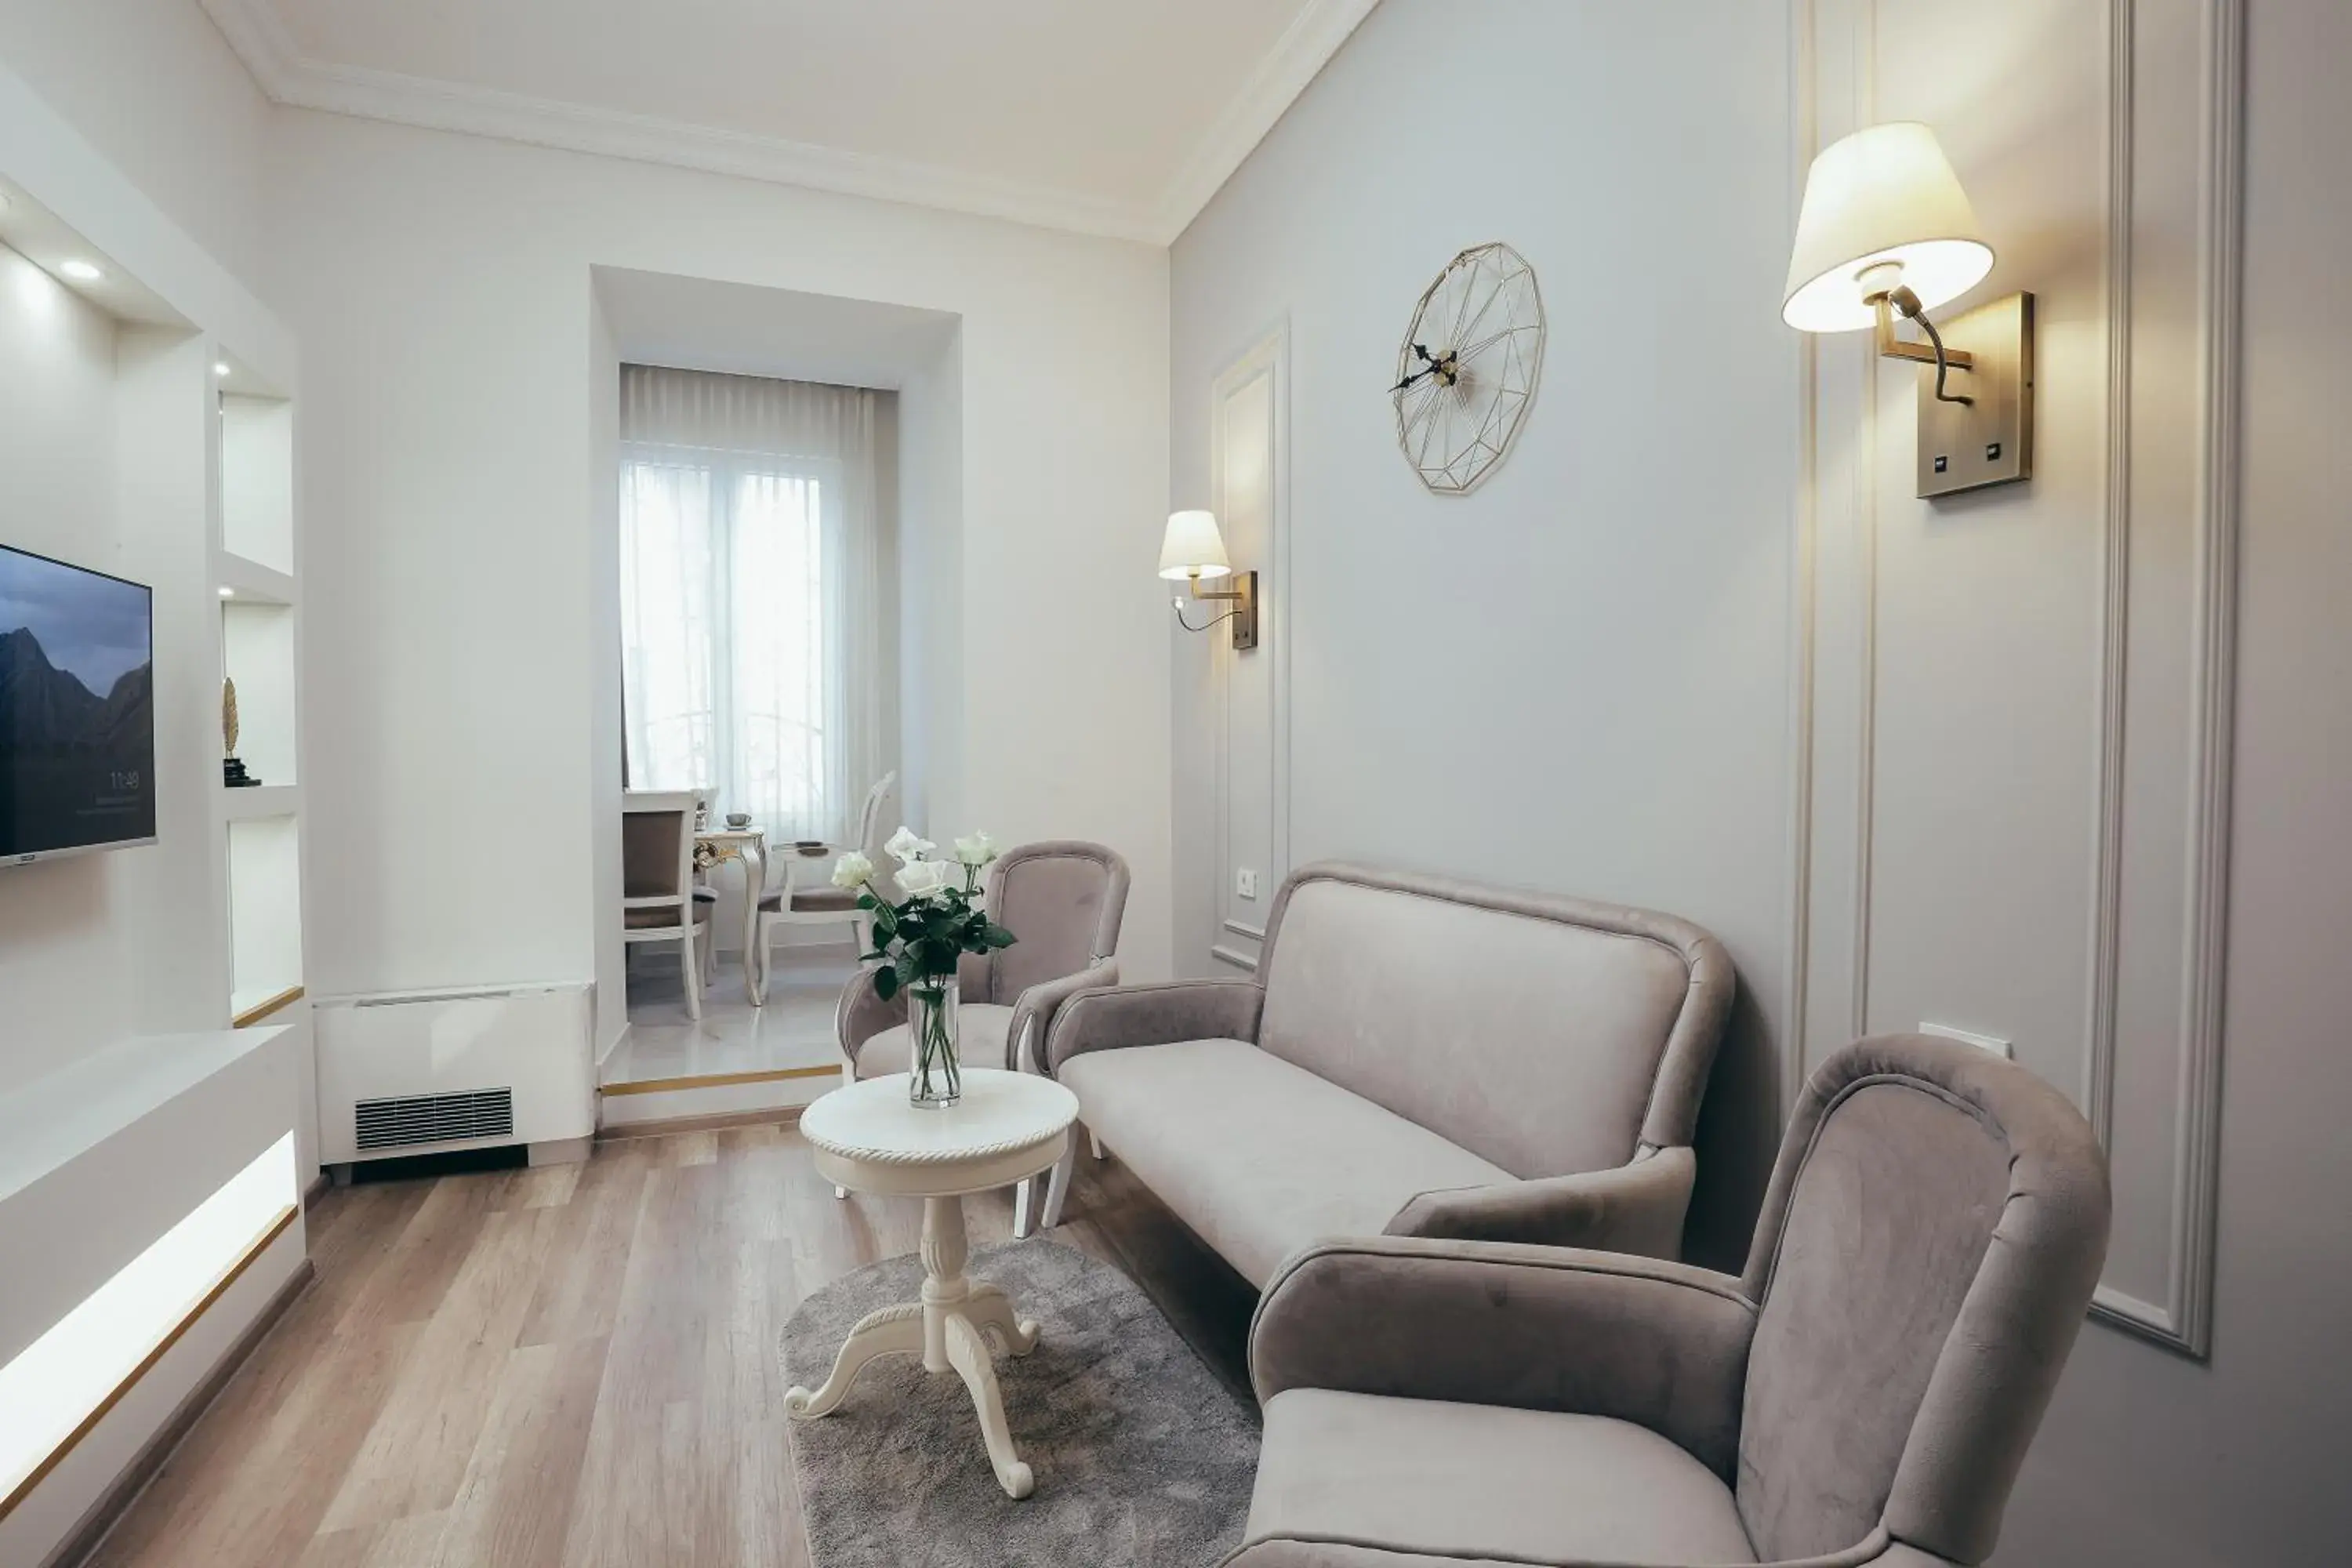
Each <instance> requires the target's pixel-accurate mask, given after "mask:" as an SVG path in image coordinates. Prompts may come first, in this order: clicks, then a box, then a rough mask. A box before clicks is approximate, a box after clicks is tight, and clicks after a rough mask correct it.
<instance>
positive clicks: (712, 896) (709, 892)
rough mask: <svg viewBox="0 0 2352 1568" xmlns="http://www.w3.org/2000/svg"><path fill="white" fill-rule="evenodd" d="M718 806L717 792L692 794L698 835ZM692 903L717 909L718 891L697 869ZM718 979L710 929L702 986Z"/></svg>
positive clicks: (704, 950)
mask: <svg viewBox="0 0 2352 1568" xmlns="http://www.w3.org/2000/svg"><path fill="white" fill-rule="evenodd" d="M717 804H718V795H717V792H716V791H713V790H709V789H698V790H696V791H695V792H694V826H695V829H696V831H697V832H699V831H700V830H701V829H702V828H704V827H706V826H709V822H710V812H711V808H712V807H713V806H714V805H717ZM694 901H695V902H696V903H698V904H699V905H701V906H702V908H703V910H704V912H705V913H711V914H715V913H716V912H717V911H718V908H719V889H716V888H714V887H712V886H711V885H710V876H709V872H707V871H704V870H702V869H700V868H697V869H696V871H695V873H694ZM718 979H719V942H718V935H717V928H716V927H714V928H712V937H711V940H710V941H709V942H704V943H703V944H702V984H704V986H706V987H708V986H709V985H711V984H714V983H716V982H717V980H718Z"/></svg>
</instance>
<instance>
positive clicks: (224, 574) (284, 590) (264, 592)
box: [213, 550, 296, 605]
mask: <svg viewBox="0 0 2352 1568" xmlns="http://www.w3.org/2000/svg"><path fill="white" fill-rule="evenodd" d="M213 576H214V577H215V580H216V581H217V582H218V584H219V586H221V587H223V588H226V589H227V590H229V592H228V593H226V594H224V595H221V602H222V603H224V604H231V605H291V604H292V603H294V600H295V596H296V589H295V582H294V579H293V578H292V577H290V576H289V575H288V574H285V573H283V572H280V571H278V569H277V568H275V567H272V566H264V565H263V564H262V563H260V562H258V561H251V560H247V558H246V557H244V556H242V555H238V554H236V553H235V552H231V551H226V550H221V551H215V552H214V554H213Z"/></svg>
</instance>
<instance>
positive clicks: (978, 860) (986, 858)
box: [955, 832, 996, 868]
mask: <svg viewBox="0 0 2352 1568" xmlns="http://www.w3.org/2000/svg"><path fill="white" fill-rule="evenodd" d="M955 851H956V858H957V859H958V860H961V861H962V862H963V863H964V864H965V865H967V866H971V867H975V868H977V867H981V866H985V865H987V864H988V863H989V862H990V861H991V860H993V859H995V858H996V840H995V839H993V838H991V837H989V836H988V835H987V833H985V832H980V833H975V834H973V835H972V836H971V837H969V838H959V839H957V840H956V841H955Z"/></svg>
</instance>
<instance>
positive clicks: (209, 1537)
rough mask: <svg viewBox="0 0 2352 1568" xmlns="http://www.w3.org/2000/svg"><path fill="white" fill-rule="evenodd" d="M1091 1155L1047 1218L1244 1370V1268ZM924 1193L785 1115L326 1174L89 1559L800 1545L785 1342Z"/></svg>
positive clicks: (501, 1556)
mask: <svg viewBox="0 0 2352 1568" xmlns="http://www.w3.org/2000/svg"><path fill="white" fill-rule="evenodd" d="M1078 1167H1079V1181H1078V1183H1077V1185H1076V1190H1075V1192H1074V1194H1073V1196H1072V1201H1071V1205H1070V1210H1069V1213H1068V1215H1066V1218H1065V1221H1064V1224H1063V1226H1061V1228H1060V1229H1059V1230H1058V1231H1057V1232H1056V1233H1055V1234H1056V1236H1057V1237H1059V1238H1060V1239H1061V1240H1063V1241H1065V1242H1066V1243H1069V1244H1071V1245H1073V1246H1076V1247H1083V1248H1085V1249H1086V1250H1087V1251H1089V1252H1091V1253H1093V1254H1095V1255H1096V1256H1098V1257H1102V1258H1107V1259H1108V1260H1110V1261H1112V1262H1114V1263H1117V1264H1118V1265H1119V1266H1120V1267H1122V1268H1126V1269H1127V1270H1128V1271H1129V1273H1130V1274H1132V1275H1134V1276H1135V1277H1136V1278H1137V1279H1139V1280H1140V1281H1142V1283H1143V1284H1144V1286H1145V1288H1146V1289H1149V1290H1150V1292H1151V1293H1152V1295H1153V1296H1154V1298H1155V1299H1156V1300H1159V1301H1160V1303H1161V1306H1162V1308H1163V1310H1166V1311H1167V1312H1168V1313H1169V1316H1170V1318H1171V1321H1173V1322H1174V1323H1175V1324H1176V1326H1177V1327H1178V1329H1179V1330H1180V1331H1182V1332H1183V1333H1184V1334H1185V1335H1186V1337H1187V1338H1188V1339H1190V1340H1191V1341H1192V1342H1193V1344H1194V1345H1195V1346H1196V1347H1197V1348H1199V1349H1200V1350H1201V1351H1202V1354H1203V1356H1204V1358H1205V1359H1207V1360H1208V1361H1209V1362H1210V1363H1211V1365H1212V1366H1213V1368H1214V1369H1215V1370H1216V1371H1217V1372H1218V1374H1219V1375H1220V1376H1221V1377H1223V1378H1225V1379H1226V1380H1227V1381H1228V1382H1229V1383H1231V1384H1234V1385H1235V1386H1237V1387H1245V1386H1246V1384H1245V1379H1244V1368H1243V1361H1242V1350H1243V1346H1244V1337H1245V1334H1246V1331H1247V1322H1248V1313H1249V1308H1250V1304H1251V1300H1252V1299H1253V1297H1252V1292H1251V1291H1250V1290H1249V1288H1248V1287H1247V1286H1246V1285H1245V1284H1244V1283H1243V1282H1242V1281H1241V1280H1240V1279H1237V1278H1236V1277H1234V1275H1233V1274H1232V1273H1231V1272H1230V1271H1229V1270H1227V1269H1225V1268H1224V1267H1223V1264H1221V1263H1219V1262H1218V1261H1217V1260H1216V1259H1215V1258H1213V1257H1212V1256H1210V1255H1209V1254H1207V1253H1206V1252H1205V1251H1203V1250H1202V1247H1200V1245H1199V1244H1198V1243H1197V1242H1195V1241H1194V1240H1193V1239H1192V1237H1190V1236H1189V1235H1187V1234H1186V1233H1185V1232H1184V1231H1183V1230H1182V1228H1181V1226H1178V1225H1177V1224H1176V1223H1175V1222H1174V1220H1172V1219H1171V1217H1169V1215H1167V1213H1166V1211H1164V1210H1162V1209H1160V1207H1159V1205H1157V1204H1156V1203H1154V1202H1152V1200H1151V1199H1150V1197H1149V1196H1148V1195H1147V1194H1143V1193H1141V1191H1140V1189H1139V1188H1138V1187H1137V1186H1136V1185H1135V1184H1134V1183H1133V1182H1132V1180H1131V1179H1129V1178H1128V1177H1127V1176H1126V1175H1125V1173H1123V1172H1121V1171H1120V1170H1119V1169H1118V1167H1117V1166H1116V1165H1115V1164H1103V1165H1092V1166H1090V1163H1089V1162H1088V1161H1087V1160H1086V1158H1085V1157H1084V1156H1083V1155H1082V1156H1081V1157H1080V1159H1079V1162H1078ZM967 1206H968V1209H969V1212H970V1224H971V1233H972V1243H973V1245H974V1247H982V1246H987V1245H990V1244H992V1243H994V1242H998V1241H1002V1240H1004V1239H1007V1238H1008V1237H1009V1236H1010V1234H1011V1225H1012V1207H1011V1204H1010V1202H1009V1201H1008V1200H1007V1199H1006V1198H1005V1197H1004V1196H1003V1194H994V1195H992V1196H990V1197H988V1198H984V1199H973V1200H971V1201H970V1202H969V1204H968V1205H967ZM920 1218H921V1205H919V1204H917V1203H913V1202H909V1201H902V1200H885V1199H878V1198H872V1197H866V1196H861V1195H857V1194H853V1195H852V1196H851V1197H850V1198H849V1199H848V1200H847V1201H845V1202H844V1201H840V1200H836V1199H835V1197H834V1195H833V1189H832V1188H831V1186H829V1185H828V1184H825V1183H824V1180H823V1179H822V1178H820V1177H819V1176H818V1175H817V1173H816V1171H815V1168H814V1165H813V1164H812V1163H810V1160H809V1154H808V1147H807V1145H806V1144H805V1143H804V1142H803V1141H802V1140H801V1138H800V1137H799V1135H798V1134H797V1133H795V1132H793V1131H790V1130H789V1129H787V1128H783V1127H772V1126H760V1127H741V1128H731V1129H729V1130H726V1131H716V1132H707V1131H706V1132H692V1133H681V1134H677V1135H674V1136H670V1137H660V1138H640V1139H629V1140H623V1141H618V1142H607V1143H604V1144H600V1145H599V1146H598V1147H597V1150H596V1152H595V1154H594V1156H593V1158H592V1159H590V1160H589V1161H588V1162H587V1163H584V1164H576V1165H557V1166H543V1167H541V1168H539V1169H537V1170H528V1171H506V1172H497V1173H484V1174H470V1175H451V1176H443V1177H438V1178H433V1179H426V1180H419V1181H405V1182H386V1183H381V1184H364V1185H360V1186H354V1187H350V1188H344V1189H341V1190H337V1191H334V1192H331V1193H329V1194H326V1195H325V1196H324V1197H323V1198H322V1199H321V1200H320V1202H319V1203H318V1204H317V1205H314V1206H313V1207H312V1209H311V1210H310V1218H309V1223H310V1255H311V1258H312V1261H313V1263H314V1264H315V1266H316V1268H317V1270H318V1277H317V1279H316V1280H315V1282H314V1283H313V1284H312V1285H311V1287H310V1289H308V1290H307V1291H305V1292H304V1294H303V1295H302V1296H301V1297H300V1298H299V1300H296V1301H295V1302H294V1304H293V1305H292V1306H291V1307H290V1308H289V1310H288V1311H287V1313H286V1315H285V1317H284V1318H283V1319H282V1320H281V1321H280V1322H279V1323H278V1327H277V1328H276V1329H275V1330H273V1331H272V1332H271V1333H270V1334H269V1336H268V1338H267V1339H266V1340H264V1341H263V1342H262V1343H261V1344H260V1346H259V1347H258V1348H257V1350H256V1351H255V1352H254V1354H253V1356H252V1357H251V1359H250V1360H249V1361H248V1362H247V1363H246V1365H245V1366H244V1367H243V1368H242V1369H241V1370H240V1371H239V1372H238V1373H237V1375H236V1377H235V1378H234V1379H233V1380H232V1381H231V1382H230V1383H229V1384H228V1386H227V1387H226V1389H224V1390H223V1391H222V1394H221V1396H220V1398H219V1399H218V1400H217V1401H216V1402H215V1404H214V1405H213V1407H212V1408H211V1409H210V1410H209V1411H207V1412H206V1413H205V1415H204V1417H203V1419H202V1420H200V1421H199V1422H198V1423H197V1424H196V1426H194V1429H193V1430H192V1431H191V1432H190V1433H189V1435H188V1436H187V1438H186V1440H185V1441H184V1442H183V1443H182V1445H181V1446H180V1447H179V1449H178V1450H177V1451H176V1452H175V1453H174V1454H173V1456H172V1458H170V1459H169V1460H168V1461H167V1462H166V1464H165V1465H164V1466H163V1468H162V1469H161V1470H160V1471H159V1472H158V1474H157V1476H156V1478H155V1479H154V1481H153V1483H152V1485H151V1486H149V1488H148V1489H147V1490H146V1491H145V1492H144V1493H143V1494H142V1496H141V1497H140V1498H139V1499H138V1500H137V1501H136V1502H134V1503H133V1504H132V1505H131V1508H130V1510H128V1511H127V1512H126V1513H125V1514H124V1516H123V1518H122V1520H121V1522H120V1523H119V1524H118V1525H117V1526H116V1528H115V1529H114V1531H113V1532H112V1533H111V1534H110V1536H109V1537H108V1538H107V1539H106V1541H105V1542H102V1543H101V1544H100V1547H99V1549H98V1551H97V1552H96V1553H95V1554H94V1555H93V1556H92V1557H91V1558H90V1559H89V1562H90V1563H93V1564H100V1565H103V1568H163V1565H165V1564H173V1565H184V1564H191V1563H202V1564H205V1565H207V1568H243V1565H247V1564H250V1565H253V1568H284V1565H289V1564H290V1565H298V1568H475V1565H490V1564H495V1565H496V1568H542V1565H544V1568H554V1565H557V1564H566V1565H574V1568H655V1565H659V1568H688V1565H701V1564H713V1565H717V1564H742V1565H745V1568H751V1565H769V1564H775V1565H788V1568H789V1565H799V1564H804V1563H806V1562H807V1550H806V1546H805V1543H804V1542H803V1535H802V1530H801V1520H800V1508H799V1502H798V1500H797V1498H796V1497H795V1495H794V1493H793V1474H792V1462H791V1458H790V1457H789V1455H788V1453H787V1452H786V1447H785V1443H786V1438H785V1423H786V1418H785V1416H784V1414H783V1393H784V1388H783V1383H782V1372H781V1370H780V1368H779V1367H778V1365H777V1356H776V1344H777V1342H778V1340H779V1338H780V1337H781V1335H782V1331H783V1327H784V1322H785V1321H786V1320H787V1319H788V1318H790V1317H791V1316H792V1313H793V1308H794V1307H795V1306H796V1305H798V1303H799V1301H800V1300H801V1298H802V1296H803V1295H804V1294H805V1293H807V1292H808V1291H811V1290H814V1289H817V1288H818V1287H820V1286H822V1285H824V1284H825V1283H826V1282H828V1281H830V1280H832V1279H837V1278H839V1277H840V1276H841V1275H843V1274H845V1273H847V1272H849V1271H851V1270H852V1269H855V1268H861V1267H863V1266H865V1265H866V1264H868V1263H871V1262H874V1261H876V1260H877V1259H879V1258H887V1257H892V1256H895V1255H897V1254H900V1253H906V1252H912V1251H913V1250H914V1249H915V1245H916V1239H917V1231H918V1228H919V1223H920ZM973 1462H974V1463H975V1464H977V1463H980V1462H981V1458H980V1452H979V1447H978V1444H977V1442H976V1441H975V1444H974V1447H973Z"/></svg>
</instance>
